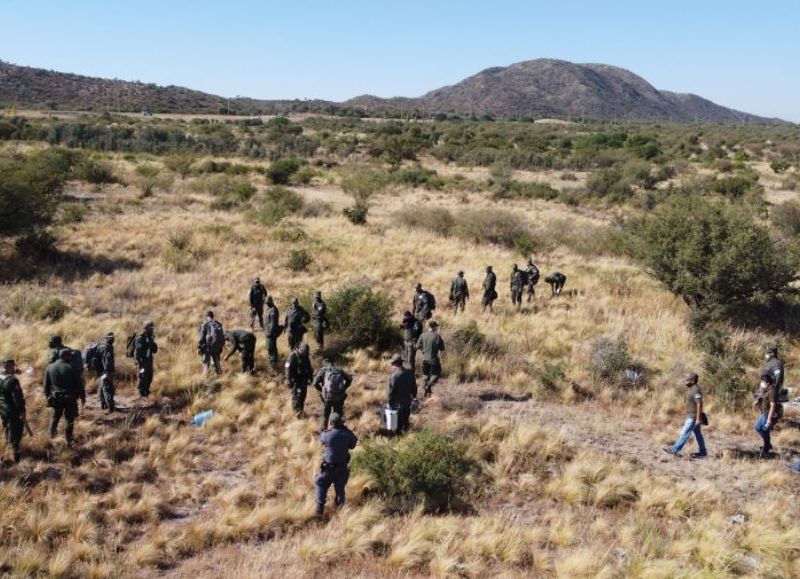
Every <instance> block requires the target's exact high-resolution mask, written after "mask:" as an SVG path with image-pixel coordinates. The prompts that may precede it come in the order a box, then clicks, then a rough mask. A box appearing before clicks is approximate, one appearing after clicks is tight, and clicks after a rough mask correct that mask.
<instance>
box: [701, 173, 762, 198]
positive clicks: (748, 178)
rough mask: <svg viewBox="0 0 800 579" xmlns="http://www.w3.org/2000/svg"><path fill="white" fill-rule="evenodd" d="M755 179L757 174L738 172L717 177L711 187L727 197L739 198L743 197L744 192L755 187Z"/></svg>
mask: <svg viewBox="0 0 800 579" xmlns="http://www.w3.org/2000/svg"><path fill="white" fill-rule="evenodd" d="M757 180H758V176H757V175H755V176H753V175H746V174H740V175H734V176H732V177H723V178H722V179H717V180H716V181H714V183H713V186H712V187H713V190H714V191H716V192H717V193H719V194H721V195H724V196H725V197H728V198H729V199H740V198H742V197H744V195H745V193H747V192H748V191H750V190H751V189H752V188H754V187H756V185H757Z"/></svg>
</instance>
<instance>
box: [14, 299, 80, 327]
mask: <svg viewBox="0 0 800 579" xmlns="http://www.w3.org/2000/svg"><path fill="white" fill-rule="evenodd" d="M68 311H69V306H67V304H65V303H64V302H63V301H61V300H60V299H58V298H44V299H38V300H33V301H31V302H30V303H28V304H27V306H26V308H25V317H26V318H27V319H28V320H30V321H45V320H48V321H51V322H57V321H58V320H60V319H61V318H63V317H64V316H65V315H66V313H67V312H68Z"/></svg>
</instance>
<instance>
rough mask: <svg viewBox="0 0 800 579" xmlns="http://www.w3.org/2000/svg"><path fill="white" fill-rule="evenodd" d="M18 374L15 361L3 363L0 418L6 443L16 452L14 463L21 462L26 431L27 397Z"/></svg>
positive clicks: (0, 386)
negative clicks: (23, 434)
mask: <svg viewBox="0 0 800 579" xmlns="http://www.w3.org/2000/svg"><path fill="white" fill-rule="evenodd" d="M17 374H19V370H17V363H16V362H15V361H14V360H6V361H5V362H3V369H2V372H0V417H2V419H3V430H4V431H5V435H6V442H8V444H9V446H11V450H13V451H14V462H19V460H20V457H21V454H20V443H21V442H22V433H23V432H24V429H25V395H24V394H23V393H22V387H21V386H20V385H19V380H18V379H17V376H16V375H17Z"/></svg>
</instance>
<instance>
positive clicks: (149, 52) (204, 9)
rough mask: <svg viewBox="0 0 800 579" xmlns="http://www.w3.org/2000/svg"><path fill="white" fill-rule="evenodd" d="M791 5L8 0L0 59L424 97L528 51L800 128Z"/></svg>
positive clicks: (251, 89)
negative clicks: (617, 71)
mask: <svg viewBox="0 0 800 579" xmlns="http://www.w3.org/2000/svg"><path fill="white" fill-rule="evenodd" d="M798 25H800V2H797V1H796V0H783V1H774V0H761V1H758V2H756V1H752V2H745V1H741V0H729V1H727V2H723V1H721V0H695V1H693V2H690V1H685V0H673V1H669V2H666V1H653V2H645V1H642V0H640V1H637V2H634V1H623V0H620V1H616V2H611V1H607V2H600V1H597V2H590V1H588V0H561V1H535V0H530V1H527V2H526V1H522V0H493V1H491V2H490V1H484V2H479V1H470V0H466V1H461V2H455V1H450V2H445V1H442V0H427V1H425V0H406V1H402V2H401V1H381V0H372V1H367V0H294V1H293V2H274V1H270V0H263V1H261V2H258V1H248V0H228V1H227V2H209V1H206V0H195V1H188V0H161V1H155V0H137V1H136V2H132V1H127V2H121V1H116V0H104V1H103V0H94V1H89V0H70V1H66V0H60V1H56V0H49V1H46V0H2V2H0V31H2V32H1V33H0V59H2V60H6V61H9V62H13V63H15V64H23V65H28V66H37V67H44V68H50V69H54V70H61V71H67V72H76V73H81V74H88V75H93V76H103V77H110V78H122V79H126V80H141V81H145V82H154V83H157V84H177V85H182V86H188V87H191V88H196V89H199V90H204V91H208V92H212V93H215V94H219V95H223V96H235V95H243V96H252V97H256V98H315V97H319V98H326V99H332V100H344V99H347V98H350V97H353V96H356V95H359V94H364V93H371V94H377V95H379V96H397V95H402V96H418V95H420V94H423V93H425V92H427V91H428V90H431V89H434V88H438V87H439V86H442V85H445V84H452V83H454V82H457V81H458V80H460V79H462V78H464V77H466V76H469V75H470V74H474V73H476V72H478V71H480V70H482V69H484V68H487V67H490V66H500V65H507V64H511V63H513V62H519V61H521V60H529V59H533V58H542V57H547V58H561V59H565V60H571V61H574V62H601V63H605V64H613V65H616V66H621V67H624V68H628V69H630V70H632V71H633V72H635V73H637V74H639V75H641V76H643V77H644V78H645V79H647V80H648V81H650V82H651V83H652V84H653V85H655V86H656V88H660V89H669V90H674V91H679V92H693V93H696V94H699V95H701V96H704V97H706V98H710V99H711V100H714V101H716V102H718V103H719V104H722V105H725V106H730V107H734V108H737V109H741V110H745V111H747V112H751V113H755V114H761V115H765V116H779V117H782V118H785V119H788V120H792V121H795V122H800V74H798V73H800V69H799V68H798V56H799V55H800V26H798Z"/></svg>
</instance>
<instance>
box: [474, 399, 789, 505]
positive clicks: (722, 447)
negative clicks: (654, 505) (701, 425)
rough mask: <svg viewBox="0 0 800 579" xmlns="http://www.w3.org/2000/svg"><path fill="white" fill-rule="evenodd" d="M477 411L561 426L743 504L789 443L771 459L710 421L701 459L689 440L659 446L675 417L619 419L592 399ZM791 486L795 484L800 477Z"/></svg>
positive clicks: (609, 451)
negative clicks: (660, 421)
mask: <svg viewBox="0 0 800 579" xmlns="http://www.w3.org/2000/svg"><path fill="white" fill-rule="evenodd" d="M480 415H481V416H485V417H486V419H489V418H490V417H497V416H502V417H503V419H505V420H508V421H511V422H526V423H532V424H536V425H540V426H542V427H544V428H547V429H550V430H553V431H555V432H560V433H561V434H563V436H564V437H565V438H566V440H567V441H568V442H569V443H571V444H572V445H574V446H575V447H576V448H585V449H589V450H593V451H597V452H600V453H603V454H606V455H611V456H613V457H618V458H620V459H622V460H625V461H627V462H629V463H631V464H633V465H634V466H635V467H637V468H640V469H642V470H645V471H646V472H647V473H652V475H654V476H666V477H668V478H669V479H671V480H673V481H674V482H676V483H686V484H698V483H711V484H713V485H714V486H715V487H717V488H719V489H724V491H725V493H726V495H727V497H728V498H729V499H730V500H732V501H734V502H735V503H736V504H737V505H742V506H744V505H745V504H746V503H747V502H748V501H751V500H754V499H755V498H756V497H757V496H758V495H759V494H760V493H762V491H763V489H764V487H765V483H764V481H763V480H762V479H763V477H764V471H763V468H760V466H761V465H766V464H768V465H769V466H770V467H772V469H773V470H774V471H776V472H785V466H786V462H785V460H784V459H785V458H786V455H787V454H790V453H789V451H788V449H778V451H784V452H785V453H786V454H775V456H774V457H773V458H772V460H769V461H759V460H758V448H759V442H760V441H759V440H758V439H757V438H756V435H755V433H754V434H753V436H751V437H743V436H733V435H728V434H724V433H721V432H719V431H717V430H716V429H714V428H713V425H712V427H709V428H706V429H705V431H704V435H705V440H706V446H707V447H708V452H709V456H708V458H706V459H705V460H692V459H691V458H689V455H690V454H691V453H692V452H694V451H695V450H696V446H695V444H694V442H693V440H690V442H689V443H688V444H687V446H686V447H685V448H684V450H683V452H682V454H681V456H677V457H675V456H671V455H669V454H667V453H666V452H664V450H663V449H664V447H665V445H664V444H662V443H660V442H659V438H661V439H663V436H664V434H665V432H666V434H667V435H668V437H669V440H674V439H675V438H676V437H677V435H678V433H679V431H680V427H681V424H680V420H679V419H678V420H676V421H675V423H674V424H670V425H668V426H664V427H663V428H662V427H659V426H658V425H655V424H652V423H651V422H648V421H647V420H639V419H633V420H631V419H619V418H615V417H614V416H612V415H610V414H608V411H607V410H606V409H604V408H601V407H600V406H599V405H598V404H596V403H591V402H590V403H584V404H579V405H569V406H567V405H564V404H558V403H553V402H538V401H533V400H523V401H514V400H508V399H506V400H494V401H489V402H485V403H484V405H483V407H482V409H481V412H480ZM796 478H797V479H798V480H796V482H795V483H794V490H795V491H797V490H800V477H796Z"/></svg>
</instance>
